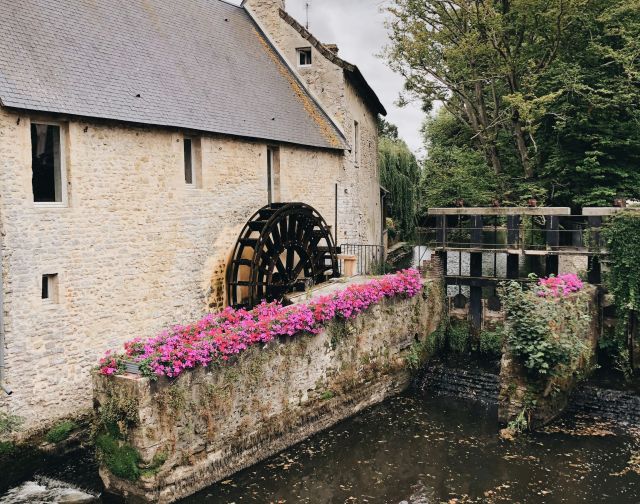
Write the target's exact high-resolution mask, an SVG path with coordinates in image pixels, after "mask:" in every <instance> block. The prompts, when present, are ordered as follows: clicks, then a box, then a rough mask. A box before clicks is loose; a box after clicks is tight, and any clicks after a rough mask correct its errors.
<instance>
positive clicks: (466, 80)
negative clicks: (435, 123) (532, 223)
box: [387, 0, 640, 205]
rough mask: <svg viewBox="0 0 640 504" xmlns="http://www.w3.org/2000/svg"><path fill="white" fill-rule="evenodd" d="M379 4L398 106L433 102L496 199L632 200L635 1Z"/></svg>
mask: <svg viewBox="0 0 640 504" xmlns="http://www.w3.org/2000/svg"><path fill="white" fill-rule="evenodd" d="M389 10H390V12H391V14H392V17H391V21H390V23H389V28H390V32H391V44H390V47H389V48H388V49H387V57H388V60H389V63H390V65H391V67H392V68H394V69H395V70H397V71H399V72H400V73H401V74H402V75H404V77H405V79H406V83H405V88H406V93H405V94H404V96H403V101H404V102H407V101H408V100H409V99H418V100H420V101H421V102H422V104H423V108H424V109H425V110H431V109H432V108H433V105H434V103H436V102H441V103H442V104H443V106H444V108H445V109H446V110H447V111H448V112H449V114H450V116H451V117H453V118H454V119H455V120H456V121H457V122H459V123H460V125H461V126H464V127H465V128H466V129H467V130H468V131H469V132H470V135H469V139H468V142H467V144H466V146H467V147H468V148H469V149H472V150H475V151H476V152H479V153H481V154H482V155H483V156H484V157H485V159H486V161H487V163H488V164H489V166H491V167H492V169H493V172H494V174H496V175H499V176H500V180H501V181H502V186H501V189H502V190H503V194H502V199H503V200H505V201H512V202H515V201H518V200H521V199H522V198H523V197H524V196H525V195H526V194H531V195H536V193H538V192H539V191H540V189H541V188H542V189H543V191H544V192H545V193H546V194H545V197H546V198H545V199H547V201H550V202H558V203H562V204H571V205H583V204H610V203H611V199H612V196H614V195H618V196H621V195H627V196H637V194H638V192H639V191H640V183H639V182H640V178H639V177H640V175H639V173H638V170H637V165H638V161H640V128H639V127H638V126H639V123H640V116H639V114H640V112H639V111H640V107H639V105H640V104H639V103H638V100H639V99H640V98H639V97H640V93H639V91H640V89H639V82H640V69H639V68H640V67H639V62H640V57H639V55H640V47H639V44H638V42H637V41H638V40H639V39H640V1H639V0H632V1H631V2H629V1H627V0H393V2H392V5H391V7H390V8H389ZM436 144H437V142H436ZM538 199H540V198H538Z"/></svg>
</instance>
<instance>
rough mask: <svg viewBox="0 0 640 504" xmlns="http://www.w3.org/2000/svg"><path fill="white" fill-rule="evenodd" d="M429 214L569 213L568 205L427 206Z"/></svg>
mask: <svg viewBox="0 0 640 504" xmlns="http://www.w3.org/2000/svg"><path fill="white" fill-rule="evenodd" d="M427 213H428V214H429V215H571V208H569V207H469V208H465V207H463V208H429V209H428V210H427Z"/></svg>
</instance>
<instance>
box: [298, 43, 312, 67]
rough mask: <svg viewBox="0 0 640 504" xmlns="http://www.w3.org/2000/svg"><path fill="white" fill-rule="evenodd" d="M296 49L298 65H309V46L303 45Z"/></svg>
mask: <svg viewBox="0 0 640 504" xmlns="http://www.w3.org/2000/svg"><path fill="white" fill-rule="evenodd" d="M297 51H298V65H299V66H310V65H311V48H310V47H304V48H301V49H297Z"/></svg>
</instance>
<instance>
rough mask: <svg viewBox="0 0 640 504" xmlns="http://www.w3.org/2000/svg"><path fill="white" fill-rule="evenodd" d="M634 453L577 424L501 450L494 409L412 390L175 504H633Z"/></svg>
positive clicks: (91, 481)
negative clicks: (420, 393)
mask: <svg viewBox="0 0 640 504" xmlns="http://www.w3.org/2000/svg"><path fill="white" fill-rule="evenodd" d="M639 450H640V429H639V430H637V431H636V430H635V429H633V428H631V429H624V430H621V429H620V428H617V427H615V426H612V425H609V424H604V423H599V422H595V421H594V420H592V419H582V418H568V419H566V420H564V421H562V422H559V423H557V424H555V425H554V426H552V427H551V428H550V429H548V431H547V432H542V433H539V434H536V435H535V436H531V437H525V438H523V439H522V440H520V441H518V442H516V443H509V442H505V441H501V440H500V439H499V438H498V435H497V425H496V412H495V410H493V409H492V408H487V407H484V406H482V405H479V404H478V403H474V402H466V401H462V400H460V399H450V398H435V397H429V396H423V395H419V394H409V395H405V396H401V397H398V398H395V399H392V400H389V401H387V402H386V403H384V404H382V405H379V406H376V407H373V408H371V409H369V410H367V411H365V412H364V413H362V414H360V415H359V416H357V417H355V418H352V419H350V420H347V421H345V422H343V423H341V424H339V425H338V426H336V427H334V428H333V429H330V430H328V431H326V432H323V433H321V434H319V435H317V436H314V437H313V438H311V439H309V440H307V441H305V442H303V443H301V444H300V445H297V446H295V447H294V448H291V449H289V450H287V451H286V452H283V453H281V454H279V455H277V456H275V457H273V458H271V459H270V460H267V461H265V462H263V463H262V464H259V465H257V466H255V467H253V468H251V469H248V470H246V471H243V472H241V473H239V474H237V475H235V476H233V477H232V478H229V479H228V480H226V481H224V482H223V483H220V484H218V485H215V486H213V487H210V488H208V489H207V490H205V491H203V492H201V493H199V494H197V495H195V496H193V497H191V498H189V499H186V500H185V501H183V502H184V503H189V504H194V503H216V504H218V503H223V504H224V503H228V504H230V503H236V504H240V503H314V504H315V503H317V504H329V503H331V504H334V503H336V504H337V503H393V504H399V503H402V504H407V503H411V504H427V503H429V504H430V503H441V502H445V503H476V502H477V503H499V502H500V503H502V502H509V503H516V502H517V503H616V504H626V503H629V504H638V503H640V475H638V473H636V472H634V471H633V470H630V468H631V469H633V468H634V466H633V464H631V465H629V461H630V460H632V457H633V456H634V454H637V453H640V451H639ZM635 469H637V470H640V458H639V459H638V460H637V465H636V466H635ZM95 471H96V468H95V463H94V462H93V460H92V459H91V458H86V457H85V458H82V457H80V458H73V459H70V460H68V461H67V462H66V465H65V466H58V467H55V468H49V469H44V470H41V471H40V474H43V475H46V476H51V477H54V478H56V479H59V480H62V481H66V482H71V483H76V484H79V485H81V486H83V487H85V488H89V489H94V490H99V489H100V483H99V481H98V479H97V478H96V477H95V474H96V472H95ZM9 499H10V500H8V499H7V498H5V500H4V501H3V500H2V498H0V502H3V503H16V502H30V501H23V500H19V498H18V497H16V496H15V495H12V496H11V497H10V498H9ZM43 502H53V501H43Z"/></svg>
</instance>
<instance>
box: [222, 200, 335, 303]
mask: <svg viewBox="0 0 640 504" xmlns="http://www.w3.org/2000/svg"><path fill="white" fill-rule="evenodd" d="M320 244H322V246H320ZM337 264H338V262H337V256H336V250H335V247H334V244H333V239H332V237H331V234H330V233H329V229H328V226H327V224H326V222H325V221H324V219H322V216H321V215H320V214H319V213H318V212H316V211H315V210H314V209H313V208H311V207H310V206H308V205H305V204H303V203H278V204H271V205H268V206H266V207H264V208H262V209H260V210H258V211H257V212H256V213H255V214H254V216H253V217H252V218H251V220H250V221H249V222H248V223H247V224H246V225H245V226H244V228H243V230H242V233H241V234H240V238H239V239H238V242H237V243H236V246H235V247H234V252H233V257H232V261H231V263H230V264H229V267H228V269H227V285H228V291H227V292H228V293H227V299H228V301H229V303H230V304H232V305H236V306H237V305H240V304H242V305H243V306H246V307H250V306H254V305H255V304H257V303H259V302H260V301H261V300H263V299H268V300H270V301H271V300H277V299H282V297H283V296H284V295H285V294H286V293H287V292H292V291H300V290H304V288H305V287H306V286H307V285H309V284H310V283H320V282H322V281H324V280H326V278H327V277H328V276H338V267H337Z"/></svg>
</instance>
